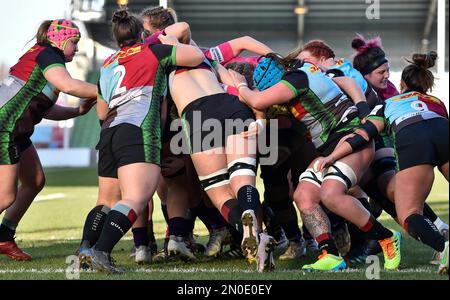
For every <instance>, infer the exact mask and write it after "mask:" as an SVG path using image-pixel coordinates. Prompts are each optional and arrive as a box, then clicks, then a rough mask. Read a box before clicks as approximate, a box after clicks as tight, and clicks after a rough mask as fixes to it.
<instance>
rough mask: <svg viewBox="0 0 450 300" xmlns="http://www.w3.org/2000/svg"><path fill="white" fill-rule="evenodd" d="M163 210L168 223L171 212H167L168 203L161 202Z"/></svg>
mask: <svg viewBox="0 0 450 300" xmlns="http://www.w3.org/2000/svg"><path fill="white" fill-rule="evenodd" d="M161 211H162V213H163V216H164V220H166V223H168V222H169V213H168V212H167V205H165V204H161Z"/></svg>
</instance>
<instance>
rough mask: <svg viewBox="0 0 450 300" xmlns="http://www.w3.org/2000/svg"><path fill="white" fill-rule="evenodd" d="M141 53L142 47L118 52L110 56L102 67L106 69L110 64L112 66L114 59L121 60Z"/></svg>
mask: <svg viewBox="0 0 450 300" xmlns="http://www.w3.org/2000/svg"><path fill="white" fill-rule="evenodd" d="M141 51H142V45H139V46H136V47H133V48H128V49H127V50H125V51H124V50H120V51H119V52H117V53H116V54H115V55H113V56H111V58H110V59H109V60H107V61H105V64H104V65H103V66H104V67H105V68H106V67H108V66H109V65H110V64H112V63H113V62H114V61H115V60H116V59H122V58H125V57H128V56H131V55H135V54H137V53H139V52H141Z"/></svg>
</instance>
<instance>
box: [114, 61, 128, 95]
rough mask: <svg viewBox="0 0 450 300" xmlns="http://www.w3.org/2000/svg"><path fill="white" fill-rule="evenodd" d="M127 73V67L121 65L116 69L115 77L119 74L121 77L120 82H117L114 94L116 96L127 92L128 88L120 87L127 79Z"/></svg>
mask: <svg viewBox="0 0 450 300" xmlns="http://www.w3.org/2000/svg"><path fill="white" fill-rule="evenodd" d="M125 72H126V70H125V67H124V66H122V65H119V66H117V67H115V68H114V75H116V74H117V73H120V77H119V80H118V81H117V86H116V90H115V92H114V96H117V95H120V94H122V93H125V92H126V91H127V87H126V86H123V87H120V85H121V84H122V81H123V79H124V78H125Z"/></svg>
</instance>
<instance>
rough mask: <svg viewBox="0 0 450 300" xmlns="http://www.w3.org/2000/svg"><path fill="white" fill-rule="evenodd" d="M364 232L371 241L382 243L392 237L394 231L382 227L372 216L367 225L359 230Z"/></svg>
mask: <svg viewBox="0 0 450 300" xmlns="http://www.w3.org/2000/svg"><path fill="white" fill-rule="evenodd" d="M359 229H360V230H361V231H362V232H365V233H366V237H367V238H368V239H371V240H377V241H381V240H384V239H387V238H390V237H392V231H390V230H389V229H387V228H386V227H384V226H383V225H381V223H380V222H378V221H377V220H375V218H374V217H373V216H372V215H371V216H370V218H369V220H368V221H367V223H366V225H364V226H363V227H360V228H359Z"/></svg>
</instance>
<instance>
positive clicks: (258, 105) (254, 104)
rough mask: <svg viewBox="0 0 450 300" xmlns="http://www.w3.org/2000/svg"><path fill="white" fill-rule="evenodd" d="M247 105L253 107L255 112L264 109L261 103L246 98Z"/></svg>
mask: <svg viewBox="0 0 450 300" xmlns="http://www.w3.org/2000/svg"><path fill="white" fill-rule="evenodd" d="M246 102H247V104H248V105H250V106H251V107H253V108H254V109H256V110H259V111H262V110H265V109H266V107H264V105H262V103H261V101H257V100H256V99H255V98H251V97H250V98H248V99H247V100H246Z"/></svg>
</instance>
